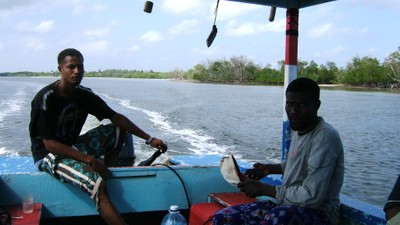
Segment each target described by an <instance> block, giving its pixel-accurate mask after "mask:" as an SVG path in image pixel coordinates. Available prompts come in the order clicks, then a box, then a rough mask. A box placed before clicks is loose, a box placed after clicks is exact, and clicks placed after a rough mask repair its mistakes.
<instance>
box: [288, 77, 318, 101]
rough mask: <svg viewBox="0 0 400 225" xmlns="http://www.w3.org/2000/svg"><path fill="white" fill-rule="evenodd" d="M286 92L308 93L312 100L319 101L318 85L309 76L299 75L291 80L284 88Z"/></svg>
mask: <svg viewBox="0 0 400 225" xmlns="http://www.w3.org/2000/svg"><path fill="white" fill-rule="evenodd" d="M288 92H294V93H309V94H310V96H311V98H312V100H313V101H319V86H318V84H317V82H315V81H313V80H311V79H310V78H306V77H300V78H297V79H295V80H293V81H292V82H290V84H289V85H288V87H287V88H286V94H287V93H288Z"/></svg>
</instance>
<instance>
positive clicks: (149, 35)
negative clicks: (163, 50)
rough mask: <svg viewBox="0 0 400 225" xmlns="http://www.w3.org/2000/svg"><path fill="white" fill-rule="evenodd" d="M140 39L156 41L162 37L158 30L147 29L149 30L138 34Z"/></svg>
mask: <svg viewBox="0 0 400 225" xmlns="http://www.w3.org/2000/svg"><path fill="white" fill-rule="evenodd" d="M140 39H141V40H142V41H145V42H158V41H161V40H162V39H163V38H162V34H161V33H160V32H157V31H149V32H147V33H145V34H143V35H142V36H140Z"/></svg>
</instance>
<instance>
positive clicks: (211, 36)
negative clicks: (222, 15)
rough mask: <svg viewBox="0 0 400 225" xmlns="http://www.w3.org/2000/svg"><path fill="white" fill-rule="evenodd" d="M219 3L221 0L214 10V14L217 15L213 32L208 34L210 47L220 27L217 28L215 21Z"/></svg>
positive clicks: (208, 45)
mask: <svg viewBox="0 0 400 225" xmlns="http://www.w3.org/2000/svg"><path fill="white" fill-rule="evenodd" d="M218 5H219V0H217V6H215V11H214V14H215V17H214V25H213V26H212V29H211V33H210V35H208V38H207V40H206V43H207V47H210V46H211V44H212V43H213V41H214V38H215V36H217V32H218V29H217V25H215V22H216V21H217V13H218Z"/></svg>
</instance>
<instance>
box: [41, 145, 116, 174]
mask: <svg viewBox="0 0 400 225" xmlns="http://www.w3.org/2000/svg"><path fill="white" fill-rule="evenodd" d="M43 144H44V146H45V147H46V149H47V151H49V152H51V153H53V154H55V155H61V156H64V157H67V158H71V159H75V160H77V161H81V162H84V163H87V164H89V165H90V167H92V168H93V169H94V170H95V171H97V172H98V173H99V174H100V176H101V177H103V178H107V177H109V176H110V175H111V173H110V171H109V170H108V168H107V167H106V166H104V164H103V163H102V162H101V161H99V160H98V159H96V158H94V157H92V156H90V155H86V154H83V153H81V152H80V151H77V150H76V149H74V148H72V147H69V146H68V145H65V144H63V143H61V142H58V141H56V140H53V139H43Z"/></svg>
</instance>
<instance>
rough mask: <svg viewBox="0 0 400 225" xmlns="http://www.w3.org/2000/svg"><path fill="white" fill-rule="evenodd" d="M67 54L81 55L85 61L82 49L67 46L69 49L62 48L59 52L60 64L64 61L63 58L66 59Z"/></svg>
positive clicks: (58, 60) (58, 59)
mask: <svg viewBox="0 0 400 225" xmlns="http://www.w3.org/2000/svg"><path fill="white" fill-rule="evenodd" d="M67 56H77V57H81V59H82V62H83V55H82V53H81V52H80V51H78V50H76V49H74V48H67V49H64V50H62V51H61V52H60V53H59V54H58V57H57V62H58V65H60V64H61V63H62V62H63V60H64V59H65V57H67Z"/></svg>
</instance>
